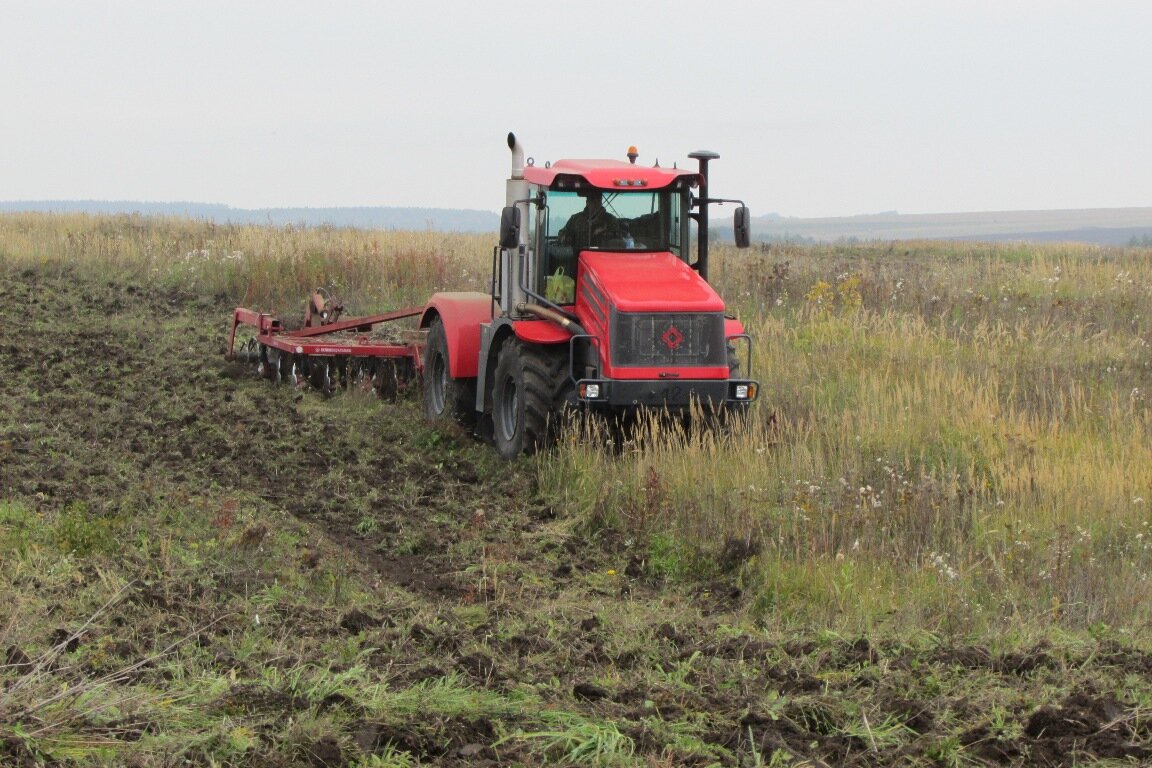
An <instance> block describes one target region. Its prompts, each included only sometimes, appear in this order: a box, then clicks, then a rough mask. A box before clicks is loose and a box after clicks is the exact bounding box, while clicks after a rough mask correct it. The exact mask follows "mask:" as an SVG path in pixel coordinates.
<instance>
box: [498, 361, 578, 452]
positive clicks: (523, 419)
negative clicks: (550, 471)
mask: <svg viewBox="0 0 1152 768" xmlns="http://www.w3.org/2000/svg"><path fill="white" fill-rule="evenodd" d="M566 352H567V347H563V346H560V347H539V346H536V345H532V344H524V343H522V342H520V341H518V340H516V339H509V340H508V341H507V342H505V344H504V346H503V347H501V349H500V356H499V357H498V358H497V360H496V375H495V381H493V383H492V427H493V435H492V437H493V442H494V443H495V446H496V452H497V453H499V454H500V455H501V456H502V457H503V458H505V459H514V458H516V457H517V456H519V455H520V454H522V453H524V454H531V453H535V452H536V451H539V450H544V449H547V448H548V447H550V446H551V445H552V443H553V442H554V441H555V439H556V433H557V431H558V427H559V422H560V421H561V419H562V418H563V410H564V407H565V406H566V403H567V399H568V390H570V389H571V387H570V386H566V385H567V384H568V382H569V380H570V377H569V376H568V368H567V365H566V363H567V354H566Z"/></svg>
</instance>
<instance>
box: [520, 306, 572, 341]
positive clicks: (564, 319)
mask: <svg viewBox="0 0 1152 768" xmlns="http://www.w3.org/2000/svg"><path fill="white" fill-rule="evenodd" d="M516 311H517V312H531V313H532V314H534V315H536V316H537V317H542V318H544V319H545V320H550V321H552V322H553V323H556V325H558V326H560V327H561V328H563V329H564V330H566V331H568V332H569V333H571V334H572V335H573V336H587V335H588V332H587V331H585V330H584V328H583V326H581V325H580V323H578V322H576V321H575V320H573V319H572V318H570V317H568V316H566V315H565V314H563V313H562V312H557V311H556V310H554V309H549V308H548V307H544V306H541V305H539V304H526V303H520V304H517V305H516Z"/></svg>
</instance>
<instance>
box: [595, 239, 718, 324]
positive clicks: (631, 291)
mask: <svg viewBox="0 0 1152 768" xmlns="http://www.w3.org/2000/svg"><path fill="white" fill-rule="evenodd" d="M580 262H581V264H582V266H583V268H584V279H585V281H586V283H588V285H586V287H587V288H588V289H589V290H590V291H592V292H593V294H596V293H598V294H601V295H602V296H603V298H604V299H607V303H608V304H609V305H610V306H613V307H615V308H616V310H617V311H619V312H723V311H724V301H723V300H722V299H721V298H720V296H719V295H718V294H717V293H716V291H714V290H713V289H712V286H711V285H709V284H708V283H707V282H705V281H704V280H703V279H702V278H701V277H700V275H699V274H697V273H696V271H695V270H693V269H692V268H691V267H689V266H688V265H687V264H685V263H684V262H683V261H681V260H680V259H678V258H676V257H675V256H673V255H672V254H671V253H668V252H663V253H613V252H608V251H584V252H583V253H582V254H580ZM596 298H600V297H599V296H597V297H596Z"/></svg>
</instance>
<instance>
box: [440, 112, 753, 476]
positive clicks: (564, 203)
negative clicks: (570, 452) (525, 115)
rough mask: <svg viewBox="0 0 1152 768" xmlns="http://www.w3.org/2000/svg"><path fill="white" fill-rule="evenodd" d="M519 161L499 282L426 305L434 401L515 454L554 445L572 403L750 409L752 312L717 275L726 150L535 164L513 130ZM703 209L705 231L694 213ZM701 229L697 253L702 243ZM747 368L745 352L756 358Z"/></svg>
mask: <svg viewBox="0 0 1152 768" xmlns="http://www.w3.org/2000/svg"><path fill="white" fill-rule="evenodd" d="M508 147H509V149H511V150H512V175H511V178H510V179H509V180H508V182H507V201H506V204H507V207H505V208H504V210H503V212H502V215H501V220H500V242H499V246H498V247H497V248H494V249H493V265H492V285H491V292H490V293H476V292H466V293H437V294H435V295H434V296H433V297H432V298H431V300H430V301H429V303H428V305H427V306H426V307H425V309H424V311H423V313H422V315H421V320H420V325H421V327H422V328H426V329H427V332H428V335H427V346H426V348H425V349H424V350H423V355H422V357H423V360H422V361H421V362H422V366H423V374H422V375H423V386H424V410H425V413H426V414H427V416H428V418H429V419H432V420H439V419H445V418H456V419H459V420H461V421H464V422H466V423H470V424H475V425H476V427H477V429H478V431H479V433H480V434H481V435H483V436H484V437H485V438H487V439H489V440H491V441H492V443H493V444H494V445H495V446H496V450H497V451H499V453H500V455H501V456H503V457H505V458H513V457H516V456H518V455H520V454H522V453H531V452H533V451H536V450H539V449H541V448H544V447H547V446H548V445H549V444H551V442H552V441H553V440H554V439H555V437H556V431H557V429H558V427H559V425H560V424H561V423H562V422H563V418H564V416H565V414H566V413H567V412H569V411H572V410H580V409H584V410H592V411H602V412H606V413H608V414H617V415H629V414H632V413H635V412H637V411H639V410H641V409H658V410H669V411H673V412H685V411H688V410H689V409H690V408H692V407H694V406H695V407H700V408H702V409H704V410H705V412H708V411H711V412H726V411H733V410H743V409H745V408H746V407H747V405H748V404H749V403H751V402H752V401H753V400H755V399H756V396H757V391H758V389H759V385H758V383H757V382H756V381H753V380H750V379H746V378H743V377H742V376H741V370H742V368H741V359H740V356H738V354H737V343H742V344H743V345H744V352H745V354H744V355H743V357H744V360H745V361H747V362H748V363H750V360H749V358H750V356H751V344H750V339H749V337H748V336H747V334H746V333H745V332H744V326H743V325H742V324H741V323H740V321H738V320H736V319H735V318H733V317H730V316H728V315H726V314H725V309H724V302H723V300H721V298H720V297H719V296H718V295H717V293H716V291H715V290H713V288H712V286H711V285H709V283H708V207H709V206H710V205H712V204H714V203H737V204H738V207H737V208H736V209H735V214H734V218H733V223H734V229H735V241H736V245H737V246H738V247H741V248H744V247H747V246H748V242H749V215H748V209H747V208H746V207H745V206H744V205H743V204H741V203H740V201H737V200H721V199H718V198H712V197H709V194H708V162H709V161H710V160H714V159H716V158H717V157H719V156H718V155H717V154H715V153H713V152H694V153H692V154H691V155H689V157H691V158H693V159H695V160H696V161H697V162H698V165H699V169H698V170H695V171H691V170H678V169H676V168H674V167H673V168H661V167H659V166H657V167H644V166H639V165H636V164H635V161H636V156H637V155H636V152H635V149H631V148H630V150H629V153H628V157H629V162H624V161H617V160H559V161H557V162H555V163H545V164H544V165H543V166H542V167H541V166H537V165H536V164H535V163H534V162H533V160H532V159H531V158H529V159H528V160H527V161H525V157H524V150H523V148H522V147H521V146H520V144H519V142H518V141H517V140H516V137H515V136H514V135H513V134H508ZM692 221H695V222H696V232H695V236H693V234H692V230H691V222H692ZM693 240H695V244H696V248H695V251H696V252H695V253H694V254H693V253H692V250H693V249H692V243H693ZM744 370H747V368H744Z"/></svg>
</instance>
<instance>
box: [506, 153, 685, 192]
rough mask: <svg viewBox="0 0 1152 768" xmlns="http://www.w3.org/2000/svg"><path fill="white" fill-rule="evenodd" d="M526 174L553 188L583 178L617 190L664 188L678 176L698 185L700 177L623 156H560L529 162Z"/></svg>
mask: <svg viewBox="0 0 1152 768" xmlns="http://www.w3.org/2000/svg"><path fill="white" fill-rule="evenodd" d="M524 178H525V179H526V180H527V181H530V182H531V183H533V184H539V185H541V186H544V187H548V188H550V189H563V188H566V187H573V188H575V187H576V186H578V182H580V181H581V180H582V181H583V184H587V185H589V186H592V187H596V188H598V189H615V190H621V189H637V190H641V189H663V188H665V187H668V186H671V185H672V184H674V183H675V182H677V181H679V180H683V183H687V184H688V185H690V186H693V187H695V186H698V185H699V184H700V180H701V178H700V174H699V173H697V172H695V171H689V170H682V169H678V168H653V167H650V166H644V165H633V164H632V163H626V162H624V161H623V160H557V161H556V162H555V163H552V164H551V165H549V166H546V167H540V166H535V165H528V166H525V168H524ZM580 186H582V184H581V185H580Z"/></svg>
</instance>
